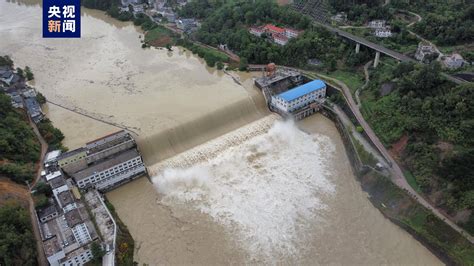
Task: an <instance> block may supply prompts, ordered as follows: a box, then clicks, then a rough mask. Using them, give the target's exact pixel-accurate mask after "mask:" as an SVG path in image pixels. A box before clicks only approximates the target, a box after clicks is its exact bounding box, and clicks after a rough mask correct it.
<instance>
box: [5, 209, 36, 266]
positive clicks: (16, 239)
mask: <svg viewBox="0 0 474 266" xmlns="http://www.w3.org/2000/svg"><path fill="white" fill-rule="evenodd" d="M0 264H1V265H36V264H37V263H36V247H35V239H34V236H33V233H32V229H31V220H30V216H29V214H28V211H27V210H26V209H25V208H22V207H20V206H18V205H13V204H8V205H5V206H3V207H0Z"/></svg>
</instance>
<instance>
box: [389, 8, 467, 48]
mask: <svg viewBox="0 0 474 266" xmlns="http://www.w3.org/2000/svg"><path fill="white" fill-rule="evenodd" d="M391 5H392V6H394V7H396V8H400V9H406V10H410V11H413V12H416V13H419V14H420V15H421V16H422V17H423V20H422V21H421V22H418V23H416V24H415V27H414V29H415V31H416V32H417V33H419V34H421V35H422V36H424V37H426V38H427V39H430V40H434V41H436V42H437V43H439V44H441V45H454V44H463V43H469V42H472V41H474V5H473V4H472V1H462V0H449V1H446V0H393V1H391Z"/></svg>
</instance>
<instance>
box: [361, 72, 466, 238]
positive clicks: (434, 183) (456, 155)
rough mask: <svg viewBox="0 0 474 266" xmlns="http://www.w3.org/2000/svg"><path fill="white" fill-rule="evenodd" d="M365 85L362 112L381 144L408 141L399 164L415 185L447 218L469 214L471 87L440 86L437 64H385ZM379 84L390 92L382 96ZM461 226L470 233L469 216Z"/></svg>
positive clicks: (389, 144) (440, 80) (441, 79)
mask: <svg viewBox="0 0 474 266" xmlns="http://www.w3.org/2000/svg"><path fill="white" fill-rule="evenodd" d="M371 80H372V82H371V85H370V86H369V87H368V91H367V92H365V93H364V97H363V99H364V101H363V112H364V114H365V116H366V117H367V119H368V120H369V121H370V123H371V125H372V127H373V128H374V130H375V132H376V133H377V135H378V136H379V137H380V138H381V139H382V141H383V142H384V143H385V145H387V146H391V145H394V144H395V145H396V146H400V145H402V146H403V144H400V143H402V142H403V141H399V140H400V139H403V138H404V137H405V138H407V139H408V143H407V145H406V148H404V149H402V154H401V160H402V162H403V164H404V165H405V166H406V167H407V168H408V169H409V170H410V171H411V172H412V173H413V176H414V177H415V180H416V184H415V186H418V187H419V188H420V190H421V191H422V192H424V193H426V194H427V195H429V196H430V198H431V199H432V200H433V201H435V203H436V204H437V205H439V206H441V207H443V208H445V209H447V210H448V211H450V212H451V214H455V213H457V212H459V211H462V210H469V211H470V210H472V209H473V208H474V168H473V167H472V166H473V165H474V139H473V137H472V136H474V108H473V105H474V85H473V84H469V83H467V84H463V85H454V84H452V83H450V82H447V81H445V80H444V79H443V78H442V77H441V75H440V66H439V65H438V64H437V63H433V64H431V65H423V66H422V65H417V66H415V65H412V64H408V63H402V64H398V65H387V64H386V65H383V66H382V67H381V68H379V69H377V70H375V71H374V73H373V75H372V77H371ZM383 84H392V85H394V90H393V91H392V92H391V93H389V94H387V95H385V96H382V95H381V87H382V85H383ZM385 93H386V92H385ZM385 93H384V94H385ZM438 192H442V193H438ZM463 222H465V225H466V227H468V229H469V230H470V231H471V232H474V215H472V214H471V217H470V219H469V221H463Z"/></svg>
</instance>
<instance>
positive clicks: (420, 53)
mask: <svg viewBox="0 0 474 266" xmlns="http://www.w3.org/2000/svg"><path fill="white" fill-rule="evenodd" d="M437 54H438V53H437V52H436V49H435V48H434V47H433V46H432V45H431V44H429V43H424V42H420V43H419V44H418V48H417V49H416V53H415V58H416V60H419V61H421V62H425V61H426V60H428V58H429V57H435V56H436V57H437Z"/></svg>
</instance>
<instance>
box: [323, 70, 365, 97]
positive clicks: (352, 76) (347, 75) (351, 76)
mask: <svg viewBox="0 0 474 266" xmlns="http://www.w3.org/2000/svg"><path fill="white" fill-rule="evenodd" d="M328 76H330V77H331V78H335V79H338V80H340V81H342V82H344V83H345V84H346V85H347V86H348V87H349V89H350V90H351V93H352V94H354V93H355V91H356V90H357V89H359V88H360V87H362V86H363V85H364V77H363V76H362V75H361V74H359V73H358V72H349V71H344V70H336V71H334V72H331V73H329V74H328Z"/></svg>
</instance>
